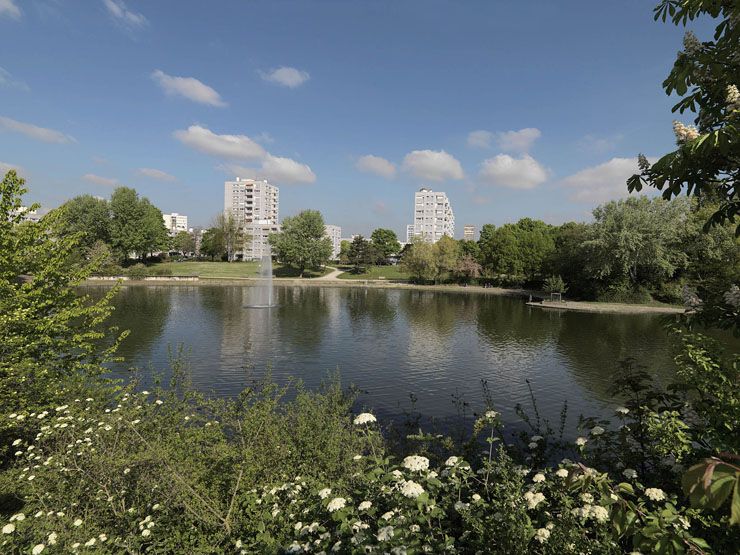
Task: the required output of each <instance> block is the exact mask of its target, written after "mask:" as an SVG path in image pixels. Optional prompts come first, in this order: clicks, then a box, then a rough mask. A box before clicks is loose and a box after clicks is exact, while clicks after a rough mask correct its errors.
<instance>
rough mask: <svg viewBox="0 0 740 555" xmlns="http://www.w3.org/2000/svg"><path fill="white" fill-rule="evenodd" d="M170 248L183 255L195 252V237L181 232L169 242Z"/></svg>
mask: <svg viewBox="0 0 740 555" xmlns="http://www.w3.org/2000/svg"><path fill="white" fill-rule="evenodd" d="M171 245H172V248H173V249H174V250H176V251H180V252H181V253H183V254H189V253H192V252H195V237H193V234H192V233H190V232H189V231H181V232H180V233H178V234H177V235H175V236H174V237H172V241H171Z"/></svg>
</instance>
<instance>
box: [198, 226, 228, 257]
mask: <svg viewBox="0 0 740 555" xmlns="http://www.w3.org/2000/svg"><path fill="white" fill-rule="evenodd" d="M200 252H202V253H203V254H204V255H206V256H210V257H211V260H213V259H214V258H216V257H218V258H221V257H222V256H224V255H225V254H226V242H225V241H224V236H223V232H222V231H221V230H220V229H219V228H217V227H212V228H210V229H206V230H205V231H204V232H203V237H202V238H201V240H200Z"/></svg>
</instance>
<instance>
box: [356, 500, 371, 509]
mask: <svg viewBox="0 0 740 555" xmlns="http://www.w3.org/2000/svg"><path fill="white" fill-rule="evenodd" d="M372 506H373V503H372V501H363V502H362V503H360V504H359V505H358V506H357V509H358V510H360V511H367V510H368V509H369V508H370V507H372Z"/></svg>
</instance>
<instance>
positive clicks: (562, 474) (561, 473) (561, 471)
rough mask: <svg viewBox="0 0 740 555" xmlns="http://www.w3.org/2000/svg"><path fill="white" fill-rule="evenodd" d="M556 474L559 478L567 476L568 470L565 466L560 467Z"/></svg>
mask: <svg viewBox="0 0 740 555" xmlns="http://www.w3.org/2000/svg"><path fill="white" fill-rule="evenodd" d="M555 476H557V477H558V478H567V477H568V471H567V470H566V469H564V468H558V470H557V471H556V472H555Z"/></svg>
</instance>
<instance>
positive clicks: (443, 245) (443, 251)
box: [432, 235, 461, 281]
mask: <svg viewBox="0 0 740 555" xmlns="http://www.w3.org/2000/svg"><path fill="white" fill-rule="evenodd" d="M432 254H433V256H434V266H435V268H436V275H435V277H434V280H435V281H439V280H441V279H443V277H445V276H448V277H449V276H451V275H452V274H453V272H455V270H456V269H457V267H458V261H459V259H460V255H461V251H460V243H458V242H457V241H455V240H454V239H453V238H452V237H449V236H447V235H443V236H442V237H441V238H440V240H439V241H437V242H436V243H434V246H433V247H432Z"/></svg>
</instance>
